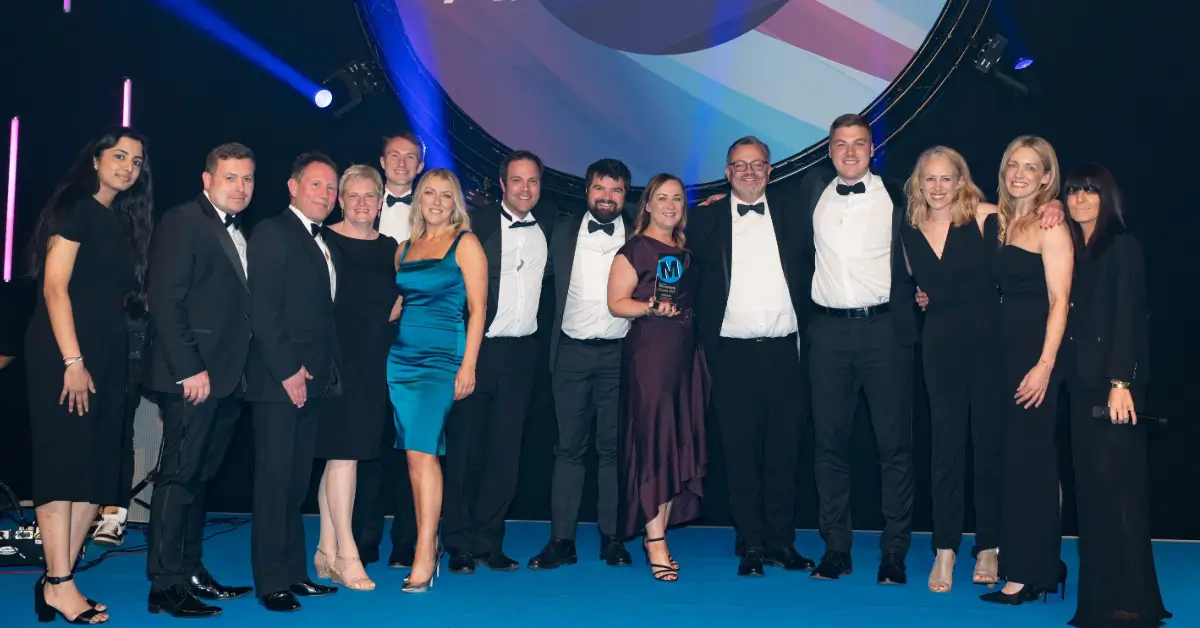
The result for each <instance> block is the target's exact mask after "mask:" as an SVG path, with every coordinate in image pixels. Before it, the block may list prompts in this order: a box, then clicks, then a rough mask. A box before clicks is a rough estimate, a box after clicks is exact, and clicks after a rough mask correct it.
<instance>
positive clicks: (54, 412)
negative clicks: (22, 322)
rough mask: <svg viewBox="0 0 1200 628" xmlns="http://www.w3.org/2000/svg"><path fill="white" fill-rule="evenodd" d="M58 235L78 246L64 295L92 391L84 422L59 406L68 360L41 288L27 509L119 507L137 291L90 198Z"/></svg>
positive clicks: (32, 364)
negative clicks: (129, 312) (131, 314)
mask: <svg viewBox="0 0 1200 628" xmlns="http://www.w3.org/2000/svg"><path fill="white" fill-rule="evenodd" d="M56 235H58V236H59V237H61V238H64V239H66V240H70V241H72V242H78V243H79V252H78V253H77V254H76V257H75V267H74V269H73V270H72V272H71V282H70V284H69V286H68V288H67V293H68V294H69V295H70V297H71V310H72V315H73V317H74V321H75V335H76V337H77V338H78V340H79V350H80V353H81V354H82V355H83V358H84V360H83V363H84V366H85V367H86V368H87V370H88V372H89V373H91V375H92V381H93V382H94V383H95V386H96V392H95V394H89V395H88V411H87V413H86V414H84V415H83V416H79V414H78V413H71V412H68V411H67V405H66V404H65V403H64V404H62V405H60V404H59V403H58V398H59V395H60V394H61V393H62V388H63V373H64V371H65V367H64V366H63V359H64V358H68V357H74V356H64V355H62V353H61V352H60V351H59V348H58V341H57V340H56V339H55V337H54V331H53V329H52V328H51V325H50V314H49V312H48V310H47V309H46V299H45V296H44V294H43V291H42V290H41V289H40V286H41V285H42V282H39V290H38V301H37V306H36V309H35V310H34V312H33V318H32V320H30V322H29V329H28V330H27V331H26V334H25V360H26V364H27V365H28V368H27V375H28V385H29V419H30V422H31V426H30V427H31V431H32V434H33V443H32V445H33V449H32V452H31V454H32V455H31V458H32V459H33V502H34V505H35V506H40V505H42V504H47V503H50V502H55V501H69V502H85V503H90V504H117V503H120V502H119V501H118V499H119V498H120V492H121V490H120V486H119V483H118V482H117V479H118V478H119V477H121V458H122V452H123V451H124V448H123V443H122V435H123V434H124V421H125V397H126V395H125V388H126V385H127V383H128V379H129V378H128V368H129V359H128V350H127V347H128V332H127V328H126V323H125V296H126V295H127V294H129V293H130V292H132V291H133V290H134V289H135V288H136V285H137V282H136V279H135V275H134V269H133V254H132V251H131V249H130V245H129V238H128V237H127V236H126V235H125V231H124V229H123V228H122V227H121V224H120V222H119V221H118V220H117V217H116V216H115V215H114V214H113V212H112V210H111V209H109V208H107V207H105V206H104V205H101V204H100V202H99V201H97V200H96V199H94V198H92V197H90V196H89V197H87V198H85V199H83V200H81V201H79V202H78V203H76V204H75V205H74V206H73V207H72V208H71V209H69V210H68V211H67V212H66V213H65V215H64V216H63V219H62V222H61V224H59V225H58V226H57V233H56ZM42 270H43V271H44V270H45V269H42ZM41 277H42V278H43V279H44V277H45V273H44V272H42V273H41Z"/></svg>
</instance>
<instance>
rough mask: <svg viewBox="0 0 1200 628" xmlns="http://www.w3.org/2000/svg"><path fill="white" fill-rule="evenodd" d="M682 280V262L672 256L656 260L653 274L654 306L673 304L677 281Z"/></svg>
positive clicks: (676, 291)
mask: <svg viewBox="0 0 1200 628" xmlns="http://www.w3.org/2000/svg"><path fill="white" fill-rule="evenodd" d="M681 278H683V262H682V261H680V259H679V258H678V257H675V256H674V255H664V256H662V257H660V258H658V265H657V268H656V270H655V274H654V305H656V306H657V305H658V304H659V303H675V299H676V295H677V294H678V292H679V280H680V279H681Z"/></svg>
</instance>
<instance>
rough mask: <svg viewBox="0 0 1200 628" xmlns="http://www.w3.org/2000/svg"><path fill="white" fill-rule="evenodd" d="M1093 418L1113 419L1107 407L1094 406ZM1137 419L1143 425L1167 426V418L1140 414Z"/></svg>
mask: <svg viewBox="0 0 1200 628" xmlns="http://www.w3.org/2000/svg"><path fill="white" fill-rule="evenodd" d="M1092 418H1093V419H1111V418H1112V416H1111V415H1110V414H1109V412H1108V407H1107V406H1092ZM1137 418H1138V423H1141V422H1143V421H1150V422H1152V423H1158V424H1159V425H1166V424H1167V419H1166V417H1161V416H1154V415H1152V414H1142V413H1141V412H1138V413H1137Z"/></svg>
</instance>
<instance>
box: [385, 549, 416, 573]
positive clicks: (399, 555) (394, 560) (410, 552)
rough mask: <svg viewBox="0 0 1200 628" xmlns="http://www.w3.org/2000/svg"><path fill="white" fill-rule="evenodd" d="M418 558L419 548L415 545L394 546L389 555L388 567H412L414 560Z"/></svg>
mask: <svg viewBox="0 0 1200 628" xmlns="http://www.w3.org/2000/svg"><path fill="white" fill-rule="evenodd" d="M416 559H417V548H416V546H415V545H407V544H406V545H401V546H400V547H393V548H392V553H391V555H389V556H388V567H391V568H392V569H403V568H406V567H412V564H413V561H414V560H416Z"/></svg>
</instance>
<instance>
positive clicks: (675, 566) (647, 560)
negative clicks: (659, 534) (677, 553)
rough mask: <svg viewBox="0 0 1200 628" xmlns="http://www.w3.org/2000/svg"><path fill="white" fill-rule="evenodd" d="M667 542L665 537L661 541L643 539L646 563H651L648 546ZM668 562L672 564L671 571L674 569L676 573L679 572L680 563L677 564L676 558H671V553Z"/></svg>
mask: <svg viewBox="0 0 1200 628" xmlns="http://www.w3.org/2000/svg"><path fill="white" fill-rule="evenodd" d="M665 540H666V537H663V538H661V539H647V538H646V537H644V536H643V537H642V553H643V554H645V555H646V562H650V550H649V548H647V547H646V544H647V543H650V542H652V541H665ZM667 562H668V563H671V569H674V570H675V571H679V563H677V562H675V557H674V556H671V552H667Z"/></svg>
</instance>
